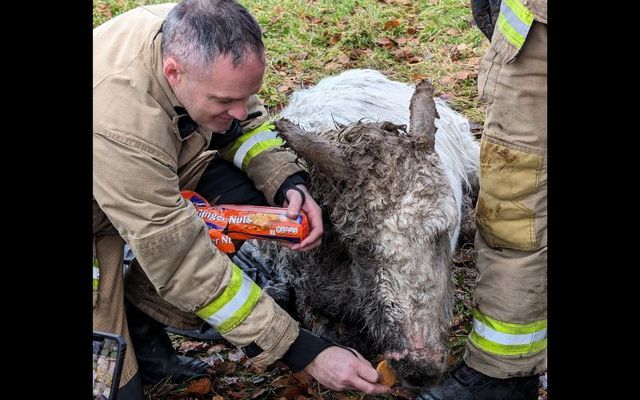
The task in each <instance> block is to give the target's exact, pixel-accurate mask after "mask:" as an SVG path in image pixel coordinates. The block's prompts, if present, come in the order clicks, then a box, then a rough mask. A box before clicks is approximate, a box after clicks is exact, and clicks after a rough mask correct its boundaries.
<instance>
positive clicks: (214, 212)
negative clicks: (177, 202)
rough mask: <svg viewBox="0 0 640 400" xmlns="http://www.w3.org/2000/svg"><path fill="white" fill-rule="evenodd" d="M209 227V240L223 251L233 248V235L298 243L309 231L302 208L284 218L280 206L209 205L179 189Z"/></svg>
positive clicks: (196, 194) (189, 192) (198, 196)
mask: <svg viewBox="0 0 640 400" xmlns="http://www.w3.org/2000/svg"><path fill="white" fill-rule="evenodd" d="M181 194H182V197H184V198H185V199H187V200H189V201H190V202H191V203H192V204H193V205H194V207H195V208H196V211H197V212H198V215H199V216H200V218H202V220H203V221H204V222H205V224H206V225H207V227H208V228H209V237H210V238H211V241H212V243H213V244H214V245H215V246H216V247H217V248H218V249H220V250H221V251H223V252H225V253H233V252H235V246H234V244H233V242H232V239H237V240H247V239H261V240H281V241H287V242H290V243H300V242H301V241H302V240H303V239H304V238H306V237H307V235H308V234H309V222H308V219H307V216H306V214H305V213H304V212H302V211H300V214H299V215H298V217H297V218H296V219H293V220H292V219H289V218H287V209H286V208H283V207H266V206H247V205H235V204H221V205H215V206H212V205H210V204H209V202H208V201H207V200H206V199H205V198H204V197H202V196H201V195H199V194H198V193H196V192H193V191H182V192H181Z"/></svg>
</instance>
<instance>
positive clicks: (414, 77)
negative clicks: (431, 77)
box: [411, 74, 426, 82]
mask: <svg viewBox="0 0 640 400" xmlns="http://www.w3.org/2000/svg"><path fill="white" fill-rule="evenodd" d="M424 78H426V76H424V75H422V74H413V75H411V79H412V80H413V81H414V82H419V81H421V80H423V79H424Z"/></svg>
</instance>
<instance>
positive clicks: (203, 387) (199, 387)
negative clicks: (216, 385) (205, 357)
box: [187, 377, 211, 395]
mask: <svg viewBox="0 0 640 400" xmlns="http://www.w3.org/2000/svg"><path fill="white" fill-rule="evenodd" d="M209 390H211V380H210V379H209V378H207V377H204V378H199V379H194V380H192V381H190V382H189V384H188V385H187V393H189V394H193V395H202V394H207V393H209Z"/></svg>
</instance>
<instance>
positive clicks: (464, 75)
mask: <svg viewBox="0 0 640 400" xmlns="http://www.w3.org/2000/svg"><path fill="white" fill-rule="evenodd" d="M471 74H472V72H471V71H460V72H458V73H457V74H456V78H457V79H460V80H461V81H464V80H465V79H467V78H468V77H469V75H471Z"/></svg>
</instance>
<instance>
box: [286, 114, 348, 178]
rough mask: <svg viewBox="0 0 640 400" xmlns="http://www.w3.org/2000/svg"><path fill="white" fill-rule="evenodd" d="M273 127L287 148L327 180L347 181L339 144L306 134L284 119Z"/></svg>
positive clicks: (345, 167) (342, 152)
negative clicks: (289, 147) (286, 144)
mask: <svg viewBox="0 0 640 400" xmlns="http://www.w3.org/2000/svg"><path fill="white" fill-rule="evenodd" d="M275 125H276V129H277V130H278V131H279V135H280V136H282V138H283V139H284V140H285V141H286V142H287V143H288V144H289V146H291V148H292V149H293V150H295V151H296V153H298V154H299V155H300V156H301V157H302V158H304V159H305V160H306V161H307V162H308V163H309V164H311V165H313V166H315V167H316V168H318V170H320V172H322V174H324V175H325V176H326V177H327V178H330V179H332V180H348V178H349V176H350V174H349V173H348V172H349V169H348V166H347V164H346V162H345V161H344V159H343V154H344V151H343V150H342V146H341V145H340V144H339V143H332V142H330V141H329V140H327V139H325V138H323V137H321V136H319V135H317V134H315V133H309V132H306V131H304V130H302V129H301V128H300V127H298V126H297V125H295V124H293V123H292V122H291V121H289V120H286V119H282V120H279V121H276V123H275Z"/></svg>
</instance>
